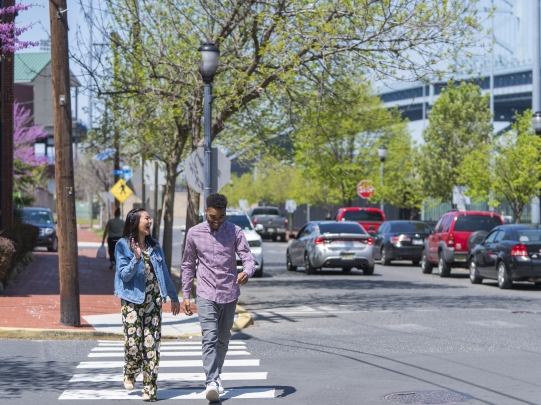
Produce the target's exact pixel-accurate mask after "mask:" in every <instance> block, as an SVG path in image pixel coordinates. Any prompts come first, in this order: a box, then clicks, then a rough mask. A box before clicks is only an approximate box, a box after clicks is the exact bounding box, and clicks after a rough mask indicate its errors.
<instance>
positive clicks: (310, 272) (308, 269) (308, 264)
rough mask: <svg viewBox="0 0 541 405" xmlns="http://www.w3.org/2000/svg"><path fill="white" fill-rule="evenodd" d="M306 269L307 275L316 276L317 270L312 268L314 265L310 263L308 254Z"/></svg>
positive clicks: (306, 254) (305, 260) (305, 263)
mask: <svg viewBox="0 0 541 405" xmlns="http://www.w3.org/2000/svg"><path fill="white" fill-rule="evenodd" d="M304 268H305V269H306V274H314V273H315V272H316V270H317V269H316V268H315V267H314V266H312V263H310V258H309V257H308V253H305V254H304Z"/></svg>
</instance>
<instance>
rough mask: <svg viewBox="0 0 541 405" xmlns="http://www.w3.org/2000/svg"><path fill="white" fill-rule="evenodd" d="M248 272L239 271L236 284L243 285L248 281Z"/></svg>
mask: <svg viewBox="0 0 541 405" xmlns="http://www.w3.org/2000/svg"><path fill="white" fill-rule="evenodd" d="M248 278H249V277H248V274H246V273H245V272H243V271H241V272H240V273H239V274H238V276H237V284H238V285H244V284H246V283H247V282H248Z"/></svg>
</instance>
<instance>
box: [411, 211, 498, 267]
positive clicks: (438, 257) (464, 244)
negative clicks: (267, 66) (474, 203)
mask: <svg viewBox="0 0 541 405" xmlns="http://www.w3.org/2000/svg"><path fill="white" fill-rule="evenodd" d="M498 225H503V220H502V217H501V216H500V215H499V214H497V213H495V212H489V211H461V212H459V211H450V212H447V213H446V214H444V215H443V216H442V217H441V218H440V220H439V221H438V223H437V224H436V227H435V228H434V232H433V233H432V234H431V235H430V236H429V237H428V238H426V239H425V242H424V247H423V254H422V257H421V269H422V271H423V273H426V274H429V273H432V268H433V267H434V266H438V273H439V275H440V277H449V275H450V274H451V268H452V267H463V268H467V267H468V257H469V252H470V251H471V250H472V249H473V247H474V246H475V245H476V244H477V243H478V242H479V241H481V240H483V239H484V237H485V236H486V235H487V233H488V232H490V231H491V230H492V229H494V227H496V226H498Z"/></svg>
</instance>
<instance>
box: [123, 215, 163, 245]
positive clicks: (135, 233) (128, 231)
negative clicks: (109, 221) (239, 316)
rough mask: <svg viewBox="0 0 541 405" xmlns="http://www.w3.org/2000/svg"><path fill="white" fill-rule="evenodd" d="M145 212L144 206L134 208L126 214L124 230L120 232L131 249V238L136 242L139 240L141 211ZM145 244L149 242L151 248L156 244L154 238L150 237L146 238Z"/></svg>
mask: <svg viewBox="0 0 541 405" xmlns="http://www.w3.org/2000/svg"><path fill="white" fill-rule="evenodd" d="M143 211H144V212H146V209H144V208H134V209H132V210H130V212H128V215H126V222H125V223H124V231H123V232H122V237H123V238H126V242H128V246H129V247H130V249H131V240H132V238H133V239H135V241H136V242H139V221H141V212H143ZM146 241H147V244H148V243H150V245H151V246H152V248H154V247H155V246H156V243H155V242H154V239H152V238H151V237H147V238H146Z"/></svg>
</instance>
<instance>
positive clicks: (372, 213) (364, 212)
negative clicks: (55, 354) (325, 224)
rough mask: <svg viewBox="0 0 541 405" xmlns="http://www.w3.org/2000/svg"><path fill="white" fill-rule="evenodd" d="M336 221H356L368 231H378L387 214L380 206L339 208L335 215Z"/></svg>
mask: <svg viewBox="0 0 541 405" xmlns="http://www.w3.org/2000/svg"><path fill="white" fill-rule="evenodd" d="M334 219H335V220H336V221H355V222H358V223H359V224H361V226H362V227H363V228H364V229H365V230H366V231H367V232H376V231H377V230H378V228H379V227H380V225H381V224H382V223H383V222H385V214H384V213H383V211H382V210H380V209H379V208H365V207H345V208H339V209H338V211H336V214H335V215H334Z"/></svg>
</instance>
